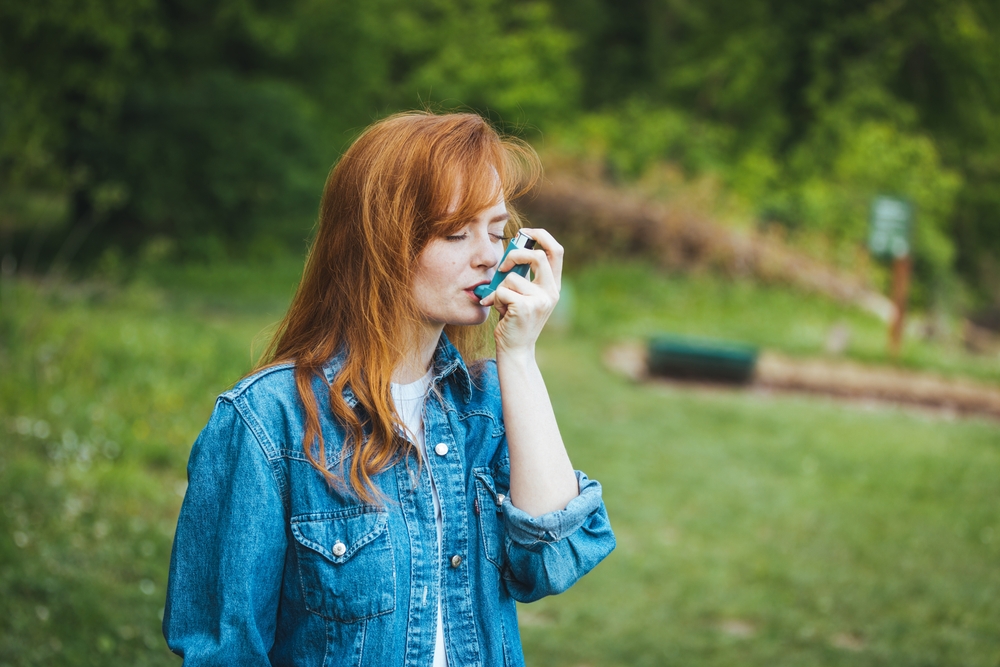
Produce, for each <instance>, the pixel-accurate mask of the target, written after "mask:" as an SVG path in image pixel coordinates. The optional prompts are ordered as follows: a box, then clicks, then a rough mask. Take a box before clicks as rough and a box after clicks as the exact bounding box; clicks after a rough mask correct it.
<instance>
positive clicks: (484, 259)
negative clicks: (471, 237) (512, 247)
mask: <svg viewBox="0 0 1000 667" xmlns="http://www.w3.org/2000/svg"><path fill="white" fill-rule="evenodd" d="M502 254H503V248H502V247H501V244H497V243H494V242H493V237H491V236H490V235H489V234H486V233H484V234H477V235H476V245H475V250H474V253H473V257H472V263H473V266H475V267H477V268H480V267H482V268H487V269H489V268H492V267H494V266H496V265H497V264H499V263H500V257H501V255H502Z"/></svg>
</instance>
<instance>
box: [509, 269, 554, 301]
mask: <svg viewBox="0 0 1000 667" xmlns="http://www.w3.org/2000/svg"><path fill="white" fill-rule="evenodd" d="M500 285H502V286H503V287H505V288H507V289H508V290H510V291H512V292H514V293H516V294H518V295H519V296H532V295H534V294H539V293H541V292H543V291H545V288H544V287H543V286H541V285H539V284H538V283H536V282H533V281H531V280H528V279H527V278H525V277H524V276H519V275H518V274H516V273H508V274H507V276H506V277H505V278H504V279H503V282H501V283H500Z"/></svg>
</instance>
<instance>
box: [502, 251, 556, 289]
mask: <svg viewBox="0 0 1000 667" xmlns="http://www.w3.org/2000/svg"><path fill="white" fill-rule="evenodd" d="M517 264H527V265H528V266H530V267H531V271H532V272H533V273H534V274H535V280H534V282H535V283H536V284H538V285H540V286H542V287H543V288H544V289H545V290H546V291H548V292H549V293H550V294H551V295H552V296H556V295H558V294H559V281H558V279H557V278H556V276H555V274H554V273H553V271H552V265H551V264H550V263H549V261H548V258H547V256H546V254H545V252H544V251H543V250H541V249H539V250H512V251H511V252H510V253H509V254H508V255H507V258H506V259H505V260H504V262H503V264H501V266H500V267H499V269H500V270H501V271H509V270H510V269H512V268H514V266H515V265H517ZM508 265H509V266H510V268H506V267H507V266H508ZM507 275H508V276H512V275H517V274H516V273H508V274H507ZM519 277H520V276H519ZM505 280H506V278H505Z"/></svg>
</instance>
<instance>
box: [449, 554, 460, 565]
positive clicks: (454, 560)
mask: <svg viewBox="0 0 1000 667" xmlns="http://www.w3.org/2000/svg"><path fill="white" fill-rule="evenodd" d="M461 564H462V557H461V556H452V557H451V566H452V567H458V566H459V565H461Z"/></svg>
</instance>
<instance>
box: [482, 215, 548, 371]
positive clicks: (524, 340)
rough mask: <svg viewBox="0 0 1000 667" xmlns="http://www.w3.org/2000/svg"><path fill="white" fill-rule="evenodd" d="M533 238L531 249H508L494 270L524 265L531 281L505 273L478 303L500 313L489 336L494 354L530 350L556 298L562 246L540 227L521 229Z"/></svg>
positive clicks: (514, 274) (507, 269) (506, 269)
mask: <svg viewBox="0 0 1000 667" xmlns="http://www.w3.org/2000/svg"><path fill="white" fill-rule="evenodd" d="M524 231H525V232H526V233H527V234H528V235H529V236H531V238H533V239H535V247H534V248H532V249H531V250H512V251H511V252H510V253H509V254H508V255H507V257H505V258H504V261H503V263H502V264H500V266H498V267H497V271H509V270H510V269H512V268H514V265H515V264H528V265H529V266H530V267H531V272H532V273H533V274H534V279H533V280H530V281H529V280H528V279H527V278H522V277H521V276H519V275H517V274H516V273H511V274H508V275H507V277H506V278H504V280H503V282H502V283H500V286H499V287H497V289H496V291H495V292H493V293H492V294H490V295H488V296H487V297H486V298H484V299H483V300H482V301H480V303H481V304H482V305H484V306H493V307H494V308H496V309H497V312H498V313H500V323H499V324H497V328H496V330H495V331H494V332H493V336H494V338H495V339H496V344H497V354H501V353H504V352H517V351H533V350H534V346H535V341H536V340H537V339H538V335H539V334H540V333H541V332H542V327H544V326H545V322H546V320H548V319H549V315H551V314H552V311H553V310H554V309H555V307H556V303H558V301H559V289H560V286H561V284H562V263H563V247H562V246H561V245H559V244H558V243H557V242H556V240H555V239H554V238H553V237H552V235H551V234H549V233H548V232H547V231H545V230H544V229H525V230H524Z"/></svg>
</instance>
